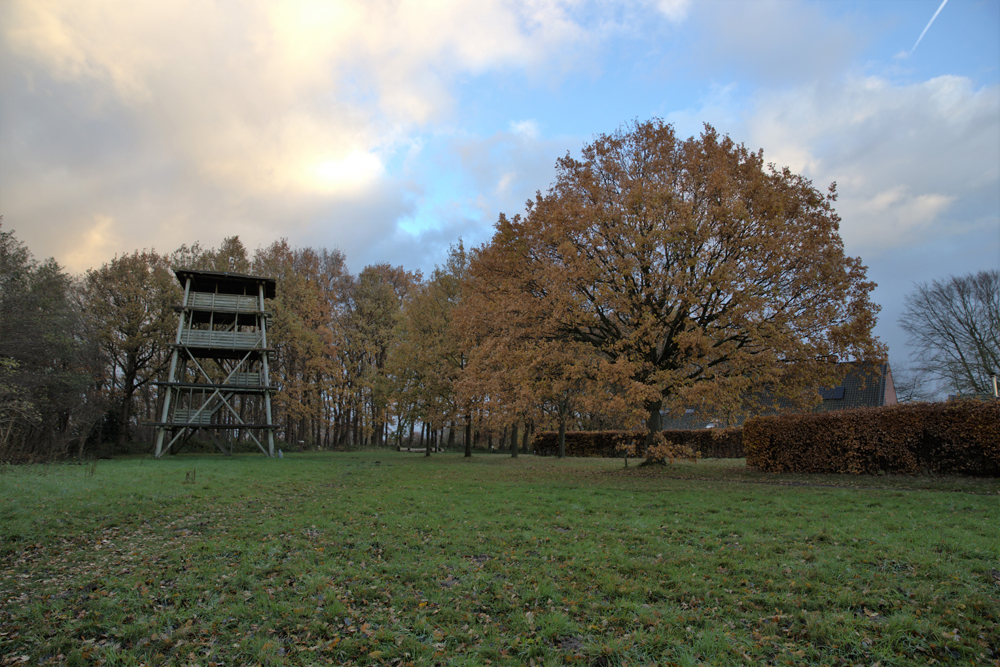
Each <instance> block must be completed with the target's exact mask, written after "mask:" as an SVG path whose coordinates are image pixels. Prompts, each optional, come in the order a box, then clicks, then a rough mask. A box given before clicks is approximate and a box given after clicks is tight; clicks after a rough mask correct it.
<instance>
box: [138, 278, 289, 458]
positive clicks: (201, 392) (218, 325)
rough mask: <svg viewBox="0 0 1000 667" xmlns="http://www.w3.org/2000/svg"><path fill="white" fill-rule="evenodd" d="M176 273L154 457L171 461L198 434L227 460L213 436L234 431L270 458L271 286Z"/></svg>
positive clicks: (263, 282)
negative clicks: (178, 300)
mask: <svg viewBox="0 0 1000 667" xmlns="http://www.w3.org/2000/svg"><path fill="white" fill-rule="evenodd" d="M174 274H175V275H176V276H177V280H178V281H180V284H181V285H182V286H183V287H184V301H183V303H182V304H181V305H180V306H175V309H176V310H177V311H178V312H179V314H180V322H178V324H177V338H176V340H175V341H174V345H173V352H172V353H171V355H170V375H169V376H168V379H167V381H166V382H160V383H158V384H159V385H160V386H161V387H163V388H165V389H166V397H165V399H164V401H163V413H162V415H161V418H160V421H159V422H157V423H156V426H157V433H156V457H157V458H159V457H161V456H163V454H164V453H166V452H171V453H174V454H176V453H177V452H178V451H179V450H180V449H181V448H182V447H183V446H184V445H185V444H186V443H187V441H188V440H190V439H191V436H193V435H194V434H195V433H196V432H197V431H198V430H204V431H205V432H206V433H207V434H208V435H209V437H210V438H211V439H212V441H213V442H214V443H215V446H216V447H218V448H219V450H220V451H221V452H222V453H223V454H227V455H231V454H232V445H230V448H229V449H228V450H227V449H226V448H225V447H224V446H223V444H222V443H221V442H220V441H219V439H218V438H217V437H216V432H217V431H219V430H236V431H237V432H239V433H242V432H246V433H247V435H248V437H249V438H250V439H251V440H253V442H255V443H257V446H258V447H259V448H260V450H261V451H262V452H263V453H264V454H265V455H267V456H274V425H273V423H272V421H271V394H272V393H273V392H274V388H273V387H272V386H271V383H270V381H269V376H268V369H267V362H268V353H269V352H271V350H270V349H269V348H268V345H267V322H268V319H269V318H270V316H271V314H270V313H269V312H267V311H266V310H265V309H264V299H273V298H274V294H275V281H274V279H273V278H262V277H260V276H247V275H242V274H238V273H221V272H217V271H191V270H187V269H175V270H174ZM237 398H238V399H239V400H238V401H237ZM168 436H169V437H168ZM258 436H262V437H258ZM261 440H266V441H267V445H266V447H265V445H264V444H263V443H262V442H261Z"/></svg>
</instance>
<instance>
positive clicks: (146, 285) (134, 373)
mask: <svg viewBox="0 0 1000 667" xmlns="http://www.w3.org/2000/svg"><path fill="white" fill-rule="evenodd" d="M167 264H168V262H167V260H166V258H164V257H163V256H161V255H159V254H157V253H156V252H155V251H153V250H143V251H141V252H140V251H135V252H133V253H132V254H129V255H121V256H117V257H115V258H114V259H113V260H111V261H110V262H108V263H107V264H104V265H103V266H101V268H99V269H94V270H90V271H88V272H87V275H86V277H85V278H84V299H85V303H86V309H87V316H88V317H89V319H90V321H91V322H92V323H93V326H94V328H95V330H96V332H97V336H98V340H99V341H100V344H101V347H102V349H103V350H104V352H105V354H106V355H107V358H108V360H109V363H110V368H109V372H108V379H109V384H110V387H111V388H112V390H113V393H114V395H115V396H116V399H117V402H118V425H119V432H118V437H117V443H116V444H117V446H118V447H119V448H120V447H122V446H123V445H124V444H125V442H126V440H127V439H128V437H129V423H130V420H131V415H132V402H133V396H134V395H135V393H136V390H138V389H139V388H141V387H143V386H145V385H147V384H148V383H149V382H151V381H153V380H154V379H155V378H156V376H157V375H158V374H159V373H160V372H161V371H162V370H163V369H164V368H165V367H166V365H167V363H168V362H169V354H168V346H169V344H170V342H171V338H172V336H173V334H174V330H175V329H176V327H177V319H176V315H175V314H174V312H173V305H174V304H177V303H180V299H181V292H180V288H179V286H178V285H177V281H176V279H175V278H174V276H173V275H172V274H171V272H170V270H169V268H168V266H167Z"/></svg>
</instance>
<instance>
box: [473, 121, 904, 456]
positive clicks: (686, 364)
mask: <svg viewBox="0 0 1000 667" xmlns="http://www.w3.org/2000/svg"><path fill="white" fill-rule="evenodd" d="M835 199H836V194H835V187H834V186H833V185H831V186H830V189H829V192H828V193H822V192H820V191H818V190H817V189H816V188H814V187H813V185H812V183H811V182H810V181H809V180H808V179H806V178H804V177H802V176H800V175H797V174H793V173H792V172H791V171H789V170H788V169H787V168H786V169H777V168H775V167H774V166H773V165H766V164H765V163H764V158H763V154H762V152H757V153H754V152H751V151H749V150H747V149H746V148H745V147H744V146H743V145H740V144H737V143H735V142H734V141H733V140H731V139H730V138H729V137H726V136H720V135H719V134H718V133H717V132H716V131H715V130H714V129H713V128H712V127H710V126H706V127H705V129H704V131H703V132H702V134H701V135H700V136H699V137H692V138H690V139H687V140H681V139H679V138H678V137H677V135H676V134H675V132H674V128H673V127H672V126H670V125H669V124H666V123H664V122H662V121H660V120H652V121H649V122H643V123H638V122H637V123H634V124H631V125H629V126H626V127H623V128H622V129H620V130H618V131H617V132H615V133H614V134H610V135H602V136H599V137H597V138H596V139H595V140H594V141H593V143H591V144H590V145H588V146H585V147H584V149H583V151H582V157H581V159H575V158H573V157H571V156H570V155H567V156H566V157H564V158H562V159H560V160H559V161H558V163H557V179H556V182H555V184H554V185H553V186H552V187H551V188H550V189H549V191H548V192H547V193H545V194H544V195H543V194H541V193H539V194H538V195H537V196H536V198H535V200H534V201H531V202H528V208H527V212H526V214H525V215H524V216H523V217H522V216H520V215H518V216H515V217H514V218H512V219H508V218H506V217H505V216H503V215H501V216H500V220H499V222H498V223H497V226H496V232H495V235H494V237H493V239H492V241H491V243H490V244H489V245H488V246H487V247H485V248H484V249H483V250H482V252H481V253H478V255H477V262H478V263H479V266H477V267H474V271H475V272H476V273H477V275H478V276H480V278H481V280H480V282H479V288H480V289H482V290H484V291H485V292H487V293H489V294H490V296H491V299H493V300H498V299H499V300H501V301H505V303H504V304H503V305H502V306H500V307H495V308H493V311H494V312H499V313H502V317H503V318H504V326H505V327H511V326H518V324H519V323H520V326H522V327H524V328H525V329H531V330H532V331H533V332H534V333H533V335H535V336H537V337H539V338H542V339H546V340H550V341H566V342H574V343H584V344H587V345H589V346H591V347H592V348H593V349H595V350H596V351H598V352H599V353H600V354H601V355H602V356H603V357H604V358H605V359H606V360H607V361H608V368H613V369H614V370H615V375H616V377H617V378H620V377H621V371H622V370H623V368H626V369H627V374H628V376H629V377H630V378H631V383H630V385H629V386H628V387H624V388H622V390H621V391H625V392H626V393H627V394H628V397H629V399H630V400H631V401H632V402H633V403H635V404H636V405H640V406H641V407H642V408H643V409H644V412H645V414H646V415H647V419H646V425H647V430H648V432H649V437H648V440H647V442H648V443H652V434H653V433H654V432H656V431H658V430H659V423H660V411H661V409H664V408H665V409H668V410H677V409H681V408H683V407H685V406H695V407H697V408H699V409H702V410H704V411H711V412H714V413H715V414H718V413H719V412H729V413H732V412H737V411H741V412H747V411H753V410H754V409H757V408H759V407H760V406H755V405H753V403H754V401H755V399H757V400H759V399H761V397H765V396H766V397H767V399H766V400H767V401H768V402H773V401H774V400H776V399H779V398H780V399H784V400H787V401H789V402H791V403H793V404H797V405H801V406H804V405H808V404H809V403H811V402H816V401H818V400H819V396H818V393H817V388H818V387H820V386H824V385H825V386H830V385H832V384H835V383H836V382H837V381H838V370H837V365H836V364H834V363H831V362H833V361H835V360H836V359H838V358H855V359H880V358H882V357H883V356H884V354H885V348H884V346H883V345H882V344H880V343H879V342H878V341H877V340H876V339H875V338H874V337H873V335H872V327H873V326H874V324H875V320H876V317H875V316H876V313H877V312H878V310H879V308H878V307H877V306H876V305H875V304H873V303H872V302H871V301H870V300H869V294H870V292H871V291H872V289H873V288H874V286H875V285H874V283H872V282H870V281H869V280H868V279H867V278H866V273H865V272H866V269H865V267H864V266H863V265H862V263H861V260H860V259H858V258H853V257H847V256H845V254H844V248H843V243H842V241H841V238H840V235H839V231H838V228H839V227H838V225H839V217H838V216H837V214H836V213H835V211H834V208H833V203H834V201H835ZM765 389H766V391H764V390H765Z"/></svg>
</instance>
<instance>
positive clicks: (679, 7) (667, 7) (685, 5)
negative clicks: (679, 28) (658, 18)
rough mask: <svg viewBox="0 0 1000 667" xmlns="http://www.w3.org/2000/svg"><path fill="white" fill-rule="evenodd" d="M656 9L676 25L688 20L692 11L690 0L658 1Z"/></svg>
mask: <svg viewBox="0 0 1000 667" xmlns="http://www.w3.org/2000/svg"><path fill="white" fill-rule="evenodd" d="M656 8H657V9H659V10H660V12H661V13H662V14H663V15H664V16H666V17H667V19H669V20H670V21H673V22H674V23H680V22H681V21H683V20H684V19H685V18H687V15H688V12H689V11H690V10H691V2H690V0H657V2H656Z"/></svg>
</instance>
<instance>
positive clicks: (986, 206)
mask: <svg viewBox="0 0 1000 667" xmlns="http://www.w3.org/2000/svg"><path fill="white" fill-rule="evenodd" d="M747 126H748V127H747V130H748V136H749V140H748V141H747V143H748V144H749V145H751V146H752V147H758V146H760V147H763V148H764V157H765V159H766V160H768V161H773V162H775V163H777V164H778V165H780V166H786V165H787V166H789V167H791V169H792V170H793V171H796V172H799V173H802V174H804V175H806V176H808V177H809V178H812V179H813V181H814V183H815V184H816V186H817V187H820V188H825V187H826V185H827V184H829V183H830V182H832V181H836V182H837V184H838V192H839V194H840V198H839V202H838V205H837V210H838V212H839V213H840V215H841V217H842V218H843V222H842V225H841V229H842V234H843V236H844V239H845V242H846V243H847V244H848V246H849V247H853V248H854V251H855V252H858V251H860V250H861V249H864V250H866V251H867V252H868V253H871V252H878V251H882V250H885V249H888V248H891V247H894V246H901V245H912V244H916V243H919V242H921V241H923V240H925V239H927V238H928V237H929V236H932V235H934V236H942V235H943V236H948V235H951V234H955V233H965V232H967V231H969V229H970V225H971V226H973V227H974V226H975V225H977V224H980V225H981V224H983V223H984V221H983V220H962V219H959V218H957V217H956V215H957V214H956V209H957V208H958V207H959V205H960V204H961V205H963V206H965V207H968V205H969V204H970V202H973V201H976V202H979V203H980V204H981V205H980V206H978V207H974V208H978V210H991V209H992V210H994V211H995V209H996V202H995V193H996V191H997V190H998V188H1000V173H998V161H997V149H998V147H1000V87H998V86H990V87H986V88H982V89H978V90H977V89H974V88H973V86H972V83H971V81H969V80H968V79H966V78H963V77H956V76H943V77H938V78H934V79H931V80H928V81H924V82H920V83H914V84H905V85H899V84H894V83H891V82H889V81H886V80H884V79H879V78H871V77H870V78H853V79H847V80H845V81H843V82H842V83H841V84H837V85H826V86H818V85H816V86H805V87H799V88H796V89H792V90H785V91H769V92H762V93H760V94H759V95H758V97H757V99H756V108H755V111H754V113H753V114H752V115H751V116H750V117H749V118H748V119H747ZM991 202H992V203H991ZM993 224H996V220H994V221H993Z"/></svg>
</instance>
